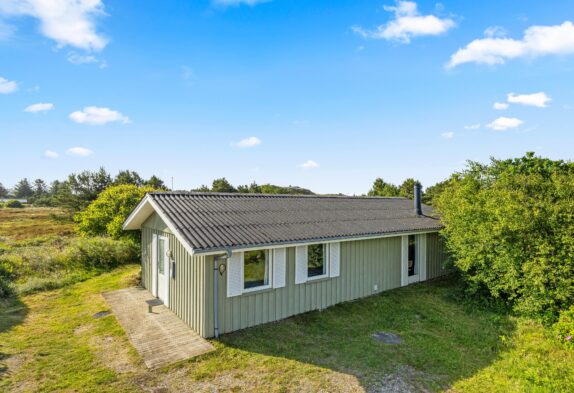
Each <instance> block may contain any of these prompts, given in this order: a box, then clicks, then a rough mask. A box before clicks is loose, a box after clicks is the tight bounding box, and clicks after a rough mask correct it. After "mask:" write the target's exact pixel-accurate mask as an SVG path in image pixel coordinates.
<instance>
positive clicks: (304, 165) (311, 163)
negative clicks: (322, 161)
mask: <svg viewBox="0 0 574 393" xmlns="http://www.w3.org/2000/svg"><path fill="white" fill-rule="evenodd" d="M299 166H300V167H301V168H303V169H313V168H318V167H319V164H317V163H316V162H315V161H313V160H307V161H305V162H304V163H302V164H300V165H299Z"/></svg>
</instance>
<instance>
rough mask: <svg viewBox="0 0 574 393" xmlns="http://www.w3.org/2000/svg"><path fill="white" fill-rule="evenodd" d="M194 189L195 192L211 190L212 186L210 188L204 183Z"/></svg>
mask: <svg viewBox="0 0 574 393" xmlns="http://www.w3.org/2000/svg"><path fill="white" fill-rule="evenodd" d="M192 191H195V192H211V188H209V187H208V186H206V185H205V184H202V185H201V186H200V187H199V188H196V189H195V190H192Z"/></svg>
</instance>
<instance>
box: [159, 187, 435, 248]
mask: <svg viewBox="0 0 574 393" xmlns="http://www.w3.org/2000/svg"><path fill="white" fill-rule="evenodd" d="M149 197H150V198H152V199H153V201H154V202H156V204H157V205H158V206H159V208H160V209H161V210H162V212H163V213H164V214H165V216H167V217H168V218H169V220H171V222H172V224H173V225H174V226H175V227H176V228H177V230H178V231H179V232H180V233H181V235H182V236H183V237H184V238H185V239H186V240H187V241H188V242H189V244H190V245H191V247H192V248H193V249H194V251H198V252H206V251H213V250H220V249H225V248H226V247H249V246H259V245H275V244H285V243H296V242H307V241H315V240H317V241H321V240H327V239H338V238H340V239H344V238H355V237H364V236H376V235H380V234H389V233H401V232H413V231H424V230H438V229H440V228H442V225H441V223H440V221H439V220H438V219H436V218H432V217H430V216H431V215H432V214H433V213H432V208H430V207H429V206H423V213H424V215H423V216H417V215H416V214H415V213H414V209H413V202H412V201H411V200H409V199H406V198H376V197H344V196H343V197H341V196H332V197H331V196H300V195H268V194H266V195H262V194H223V193H198V192H165V193H150V194H149Z"/></svg>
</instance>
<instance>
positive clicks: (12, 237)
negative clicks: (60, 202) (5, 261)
mask: <svg viewBox="0 0 574 393" xmlns="http://www.w3.org/2000/svg"><path fill="white" fill-rule="evenodd" d="M73 234H74V223H73V222H72V221H71V220H70V218H69V217H68V216H67V215H66V213H65V212H64V211H62V210H60V209H56V208H49V207H26V208H23V209H8V208H0V241H2V240H4V241H5V242H14V241H22V240H30V239H34V238H39V237H55V236H60V237H62V236H63V237H68V236H72V235H73Z"/></svg>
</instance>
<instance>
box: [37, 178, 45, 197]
mask: <svg viewBox="0 0 574 393" xmlns="http://www.w3.org/2000/svg"><path fill="white" fill-rule="evenodd" d="M47 193H48V186H47V185H46V182H45V181H44V180H42V179H36V180H34V197H35V198H38V197H41V196H43V195H46V194H47Z"/></svg>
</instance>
